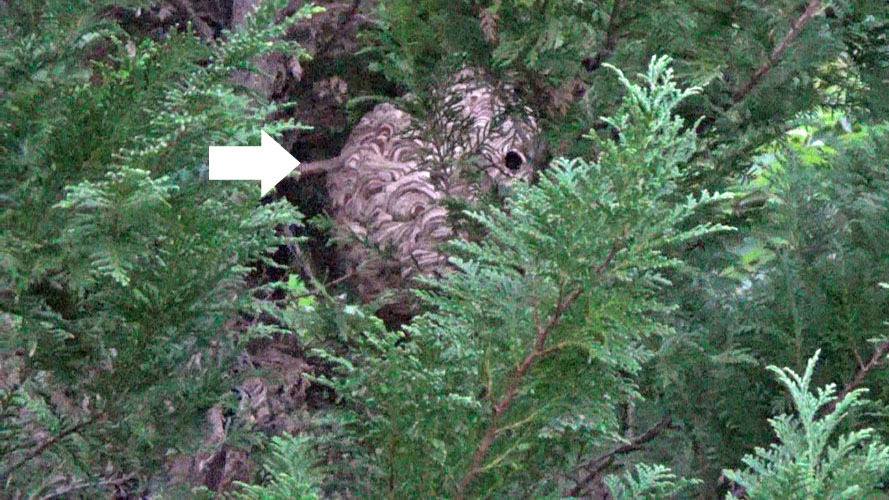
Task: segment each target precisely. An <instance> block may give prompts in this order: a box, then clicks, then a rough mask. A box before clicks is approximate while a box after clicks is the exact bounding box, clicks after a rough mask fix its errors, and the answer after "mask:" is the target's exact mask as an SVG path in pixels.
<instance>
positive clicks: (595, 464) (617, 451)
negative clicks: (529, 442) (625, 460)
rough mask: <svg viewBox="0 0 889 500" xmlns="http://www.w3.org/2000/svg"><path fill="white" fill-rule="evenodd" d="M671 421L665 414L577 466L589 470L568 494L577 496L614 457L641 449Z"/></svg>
mask: <svg viewBox="0 0 889 500" xmlns="http://www.w3.org/2000/svg"><path fill="white" fill-rule="evenodd" d="M672 423H673V418H672V417H671V416H670V415H667V416H666V417H664V418H662V419H661V420H660V422H658V423H657V424H655V425H654V427H652V428H650V429H648V430H647V431H645V432H644V433H643V434H642V435H640V436H639V437H637V438H635V439H632V440H630V442H629V443H626V444H623V445H621V446H618V447H617V448H614V449H613V450H611V451H609V452H608V453H606V454H604V455H602V456H600V457H597V458H594V459H592V460H588V461H586V462H584V463H582V464H580V465H579V466H577V467H576V468H575V469H587V470H589V472H588V473H587V475H586V476H584V477H583V479H581V480H580V481H578V482H577V484H576V485H575V486H574V488H572V489H571V491H569V492H568V496H571V497H576V496H579V495H580V494H581V493H582V492H583V490H585V489H586V488H587V487H588V486H589V485H590V484H591V483H592V482H593V481H595V480H596V479H597V478H598V477H599V475H600V474H601V473H602V472H603V471H604V470H605V469H607V468H608V467H610V466H611V464H612V463H614V459H615V458H617V456H618V455H626V454H627V453H631V452H634V451H637V450H641V449H642V448H643V445H645V444H646V443H648V442H650V441H651V440H653V439H654V438H656V437H657V436H659V435H660V434H661V433H662V432H664V430H666V429H668V428H670V426H671V425H672Z"/></svg>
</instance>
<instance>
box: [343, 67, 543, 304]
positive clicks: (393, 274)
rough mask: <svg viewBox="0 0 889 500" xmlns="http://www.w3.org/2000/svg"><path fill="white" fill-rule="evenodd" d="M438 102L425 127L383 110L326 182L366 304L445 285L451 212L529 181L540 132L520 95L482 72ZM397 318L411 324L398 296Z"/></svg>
mask: <svg viewBox="0 0 889 500" xmlns="http://www.w3.org/2000/svg"><path fill="white" fill-rule="evenodd" d="M455 81H456V83H454V84H453V85H451V86H450V87H449V88H447V89H446V91H445V92H444V93H443V95H442V96H441V98H440V99H434V101H435V104H434V105H433V106H432V109H426V112H425V113H424V118H423V120H416V119H413V118H412V117H411V116H410V115H408V114H407V113H405V112H404V111H402V110H399V109H398V108H396V107H395V106H394V105H392V104H388V103H386V104H380V105H377V106H376V107H375V108H374V109H373V110H372V111H371V112H369V113H368V114H366V115H365V116H364V117H363V118H362V119H361V120H360V122H359V123H358V125H357V126H356V127H355V129H354V130H353V131H352V133H351V135H350V136H349V139H348V140H347V142H346V145H345V147H344V148H343V151H342V153H341V155H340V156H339V157H338V158H337V159H336V167H335V168H334V169H332V170H330V171H329V173H328V175H327V188H328V192H329V195H330V199H331V210H332V214H333V216H334V218H335V219H336V222H337V234H336V237H337V239H338V240H339V241H340V245H341V246H340V248H341V251H342V257H343V258H344V260H345V261H346V270H347V272H349V273H351V275H352V276H353V278H352V279H353V282H354V283H355V284H356V285H357V288H358V292H359V294H360V295H361V297H362V299H364V300H365V301H370V300H373V299H374V298H376V297H378V296H379V295H380V293H381V292H383V291H384V290H387V289H394V290H405V289H407V288H409V287H410V285H411V281H412V278H414V277H415V276H418V275H424V276H431V275H436V274H438V275H440V274H442V273H443V272H445V271H446V269H447V257H446V256H445V255H444V254H443V253H441V252H440V251H439V250H438V246H439V245H440V243H442V242H443V241H446V240H448V239H450V238H453V237H455V236H459V235H457V234H455V233H454V230H453V229H452V228H451V226H450V225H449V223H448V220H447V210H446V208H445V207H444V205H443V202H444V200H446V199H448V198H456V199H464V200H473V199H476V198H477V197H478V196H479V194H481V192H482V191H485V190H491V189H497V188H498V187H502V186H505V185H506V184H508V183H510V182H511V181H512V180H514V179H523V180H526V181H527V180H530V179H531V176H532V174H533V164H532V162H531V161H530V160H531V159H532V158H531V156H532V155H533V151H532V150H533V142H534V140H535V137H534V136H535V135H536V124H535V122H534V120H533V118H531V113H530V110H528V109H527V108H525V107H517V106H516V103H515V102H511V101H513V100H514V96H515V94H514V93H513V92H512V91H510V90H508V89H498V88H495V87H494V86H493V85H492V84H490V83H488V82H486V81H483V80H482V79H481V78H479V77H478V76H477V74H476V73H475V72H472V71H469V70H464V71H461V72H460V73H458V74H457V76H456V79H455ZM395 301H396V303H394V304H390V306H389V307H390V308H391V311H392V312H393V313H395V314H398V315H409V314H410V312H411V309H412V306H411V304H412V303H413V301H412V300H409V298H408V297H406V296H405V295H404V294H399V295H397V296H396V299H395Z"/></svg>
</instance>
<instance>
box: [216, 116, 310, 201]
mask: <svg viewBox="0 0 889 500" xmlns="http://www.w3.org/2000/svg"><path fill="white" fill-rule="evenodd" d="M260 134H261V135H260V137H261V139H260V145H259V146H210V180H211V181H255V180H258V181H260V184H259V186H260V189H261V191H262V193H261V195H260V196H265V194H266V193H268V192H269V191H271V190H272V189H274V187H275V185H276V184H278V183H279V182H281V180H283V179H284V178H285V177H287V175H288V174H289V173H290V172H292V171H293V169H295V168H296V167H298V166H299V160H297V159H296V158H294V157H293V156H291V155H290V153H288V152H287V150H286V149H284V148H283V147H281V145H280V144H278V143H277V142H275V140H274V139H272V138H271V137H270V136H269V134H266V133H265V130H262V131H260Z"/></svg>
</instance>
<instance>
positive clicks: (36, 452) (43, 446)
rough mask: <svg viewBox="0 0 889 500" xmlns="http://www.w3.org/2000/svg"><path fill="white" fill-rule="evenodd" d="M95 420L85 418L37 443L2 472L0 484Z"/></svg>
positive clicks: (93, 418) (0, 473)
mask: <svg viewBox="0 0 889 500" xmlns="http://www.w3.org/2000/svg"><path fill="white" fill-rule="evenodd" d="M95 421H96V417H95V416H93V417H90V418H87V419H86V420H83V421H81V422H79V423H77V424H75V425H73V426H71V427H69V428H68V429H65V430H64V431H62V432H60V433H58V434H56V435H55V436H53V437H51V438H49V439H47V440H46V441H43V442H42V443H40V444H39V445H37V447H36V448H34V449H33V450H31V451H29V452H28V453H25V454H24V455H23V456H21V457H19V459H18V460H16V461H15V462H13V463H12V465H10V466H9V467H7V468H6V469H5V470H4V471H3V472H0V484H5V483H6V480H7V479H8V478H9V476H11V475H12V473H13V472H15V471H16V470H18V469H19V467H21V466H23V465H25V464H26V463H27V462H28V461H30V460H32V459H34V458H36V457H38V456H40V455H41V454H43V452H44V451H46V450H47V449H49V448H51V447H52V446H55V445H56V444H58V443H59V441H61V440H63V439H65V438H66V437H68V436H70V435H71V434H75V433H78V432H80V431H81V430H82V429H83V428H84V427H87V426H88V425H90V424H92V423H93V422H95Z"/></svg>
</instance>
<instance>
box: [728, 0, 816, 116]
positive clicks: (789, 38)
mask: <svg viewBox="0 0 889 500" xmlns="http://www.w3.org/2000/svg"><path fill="white" fill-rule="evenodd" d="M823 10H824V7H823V6H822V4H821V0H811V1H810V2H809V5H808V7H806V11H805V12H803V14H802V15H801V16H800V17H798V18H797V19H796V20H795V21H794V22H793V24H791V25H790V30H789V31H788V32H787V34H786V35H784V39H783V40H781V43H779V44H778V45H777V46H776V47H775V48H774V50H772V53H771V54H770V55H769V58H768V60H766V62H764V63H763V64H762V66H760V67H759V69H757V70H756V73H754V74H753V76H752V77H751V78H750V80H748V81H747V83H746V84H744V86H743V87H741V90H739V91H738V92H736V93H735V95H734V96H733V99H734V102H735V103H738V102H741V101H742V100H744V98H745V97H747V95H749V94H750V92H751V91H752V90H753V89H754V88H755V87H756V86H757V85H758V84H759V83H760V82H761V81H762V79H763V78H764V77H765V76H766V75H767V74H769V72H770V71H771V70H772V68H774V67H775V66H777V65H778V63H780V62H781V59H782V58H783V57H784V54H785V53H786V52H787V49H788V48H789V47H790V45H791V44H792V43H793V42H794V41H795V40H796V39H797V38H798V37H799V35H800V33H802V31H803V29H805V27H806V25H807V24H809V21H811V20H812V18H814V17H815V16H817V15H818V14H820V13H821V12H822V11H823Z"/></svg>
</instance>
